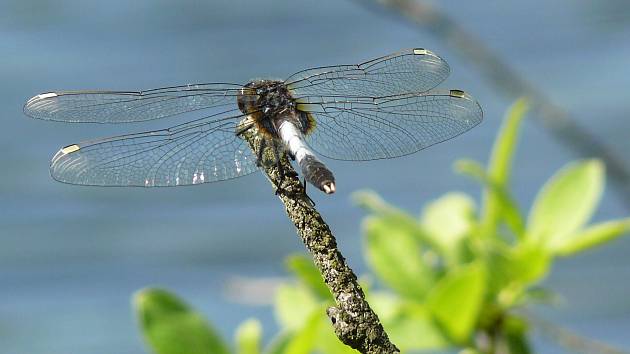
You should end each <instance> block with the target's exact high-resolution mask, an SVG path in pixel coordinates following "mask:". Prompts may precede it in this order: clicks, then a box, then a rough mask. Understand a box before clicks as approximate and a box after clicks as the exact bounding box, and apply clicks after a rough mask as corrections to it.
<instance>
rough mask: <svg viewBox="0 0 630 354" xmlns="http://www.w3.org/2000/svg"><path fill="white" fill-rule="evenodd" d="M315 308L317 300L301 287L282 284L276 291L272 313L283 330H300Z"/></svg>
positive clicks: (317, 306)
mask: <svg viewBox="0 0 630 354" xmlns="http://www.w3.org/2000/svg"><path fill="white" fill-rule="evenodd" d="M317 308H319V305H318V301H317V299H316V298H315V296H314V295H313V294H312V293H311V292H310V291H309V290H308V289H307V288H305V287H304V286H303V285H300V284H297V285H291V284H282V285H280V286H279V287H278V289H277V290H276V295H275V298H274V311H275V315H276V318H277V320H278V322H279V324H280V326H281V327H282V328H283V329H287V330H291V331H293V330H298V329H300V328H302V327H303V326H304V325H305V321H306V318H307V317H308V316H309V315H310V314H311V313H312V312H313V311H314V310H315V309H317Z"/></svg>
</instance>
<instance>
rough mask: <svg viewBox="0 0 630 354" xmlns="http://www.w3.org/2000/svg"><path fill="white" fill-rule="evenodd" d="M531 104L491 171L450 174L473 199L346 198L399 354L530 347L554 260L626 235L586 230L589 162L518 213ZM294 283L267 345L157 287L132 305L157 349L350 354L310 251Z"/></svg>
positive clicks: (597, 181)
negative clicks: (535, 307) (222, 329)
mask: <svg viewBox="0 0 630 354" xmlns="http://www.w3.org/2000/svg"><path fill="white" fill-rule="evenodd" d="M526 112H527V103H526V102H525V101H523V100H520V101H517V102H516V103H515V104H514V105H513V106H512V107H511V109H510V110H509V111H508V113H507V115H506V118H505V121H504V124H503V127H502V128H501V130H500V132H499V135H498V137H497V140H496V142H495V144H494V148H493V151H492V154H491V157H490V160H489V163H488V166H487V167H483V166H482V165H481V164H480V163H478V162H476V161H471V160H460V161H457V162H456V163H455V168H456V170H457V171H458V172H460V173H462V174H463V175H466V176H468V177H470V178H472V179H474V180H475V181H478V182H479V183H480V184H481V186H482V188H483V196H482V200H481V203H480V204H479V205H477V203H476V202H475V201H474V199H473V198H471V197H470V196H468V195H467V194H464V193H460V192H450V193H447V194H446V195H444V196H442V197H440V198H438V199H437V200H434V201H432V202H430V203H429V204H427V205H426V206H425V207H424V209H423V210H422V212H421V213H420V215H419V216H415V215H413V214H410V213H408V212H406V211H404V210H401V209H399V208H396V207H394V206H392V205H390V204H388V203H386V202H385V201H383V200H382V199H381V198H380V197H379V196H378V195H376V194H375V193H373V192H369V191H364V192H358V193H356V194H355V195H354V199H355V201H356V203H357V204H358V205H360V206H361V207H363V208H364V209H365V210H366V211H367V212H368V214H369V215H368V216H367V217H366V218H365V220H364V222H363V234H364V251H365V252H364V254H365V259H366V262H367V264H368V265H369V267H370V270H371V273H372V274H373V277H374V278H376V280H377V281H378V283H379V284H380V285H382V287H372V286H370V284H367V283H366V282H363V284H362V285H363V286H364V289H365V290H366V295H367V299H368V301H369V303H370V304H371V306H372V307H373V308H374V310H375V312H376V313H377V314H378V315H379V317H380V319H381V321H382V322H383V326H384V327H385V329H386V330H387V332H388V334H389V335H390V337H391V339H392V341H393V342H394V343H395V344H396V345H397V346H398V347H399V348H400V349H401V350H402V352H403V353H406V352H410V351H422V350H440V349H453V348H459V349H461V350H462V353H512V354H526V353H530V352H531V350H530V346H529V343H528V338H527V335H528V333H529V332H530V324H529V322H528V319H527V318H526V317H525V315H523V312H522V311H519V310H521V309H523V308H525V307H526V306H528V305H530V304H532V303H534V302H540V301H541V300H545V299H550V298H553V297H552V296H551V295H550V294H552V293H551V292H550V291H548V290H545V289H543V288H542V287H541V286H540V283H541V281H542V280H543V279H544V278H545V277H546V276H547V275H548V274H549V272H550V269H551V265H552V263H553V261H554V260H555V259H557V258H558V257H567V256H572V255H575V254H577V253H579V252H582V251H585V250H587V249H590V248H593V247H595V246H597V245H600V244H602V243H605V242H608V241H611V240H613V239H615V238H616V237H619V236H621V235H623V234H625V233H627V232H628V231H629V230H630V218H626V219H621V220H613V221H607V222H603V223H599V224H595V225H588V222H589V219H590V218H591V216H592V214H593V212H594V211H595V209H596V207H597V204H598V203H599V200H600V198H601V195H602V192H603V189H604V180H605V171H604V166H603V164H602V163H601V162H600V161H599V160H596V159H592V160H582V161H577V162H573V163H570V164H568V165H567V166H565V167H563V168H562V169H560V171H558V172H557V173H556V174H555V175H554V176H552V177H551V178H550V179H549V181H548V182H547V183H546V184H545V185H544V186H543V187H542V188H541V190H540V192H539V193H538V196H537V197H536V199H535V201H534V203H533V206H532V208H531V210H530V212H529V215H528V217H527V218H526V217H525V216H524V215H523V213H522V212H521V210H520V208H519V206H518V204H517V203H516V201H515V200H514V198H513V197H512V195H511V193H510V190H509V184H510V183H509V182H510V171H511V167H512V164H513V157H514V152H515V149H516V145H517V141H518V135H519V129H520V126H521V122H522V120H523V118H524V116H525V114H526ZM287 265H288V269H289V271H290V272H291V274H292V275H293V277H294V280H295V281H292V282H287V283H285V284H282V285H281V286H280V287H279V288H278V289H277V292H276V297H275V305H274V308H275V313H276V318H277V320H278V322H279V325H280V328H281V332H280V333H279V334H278V335H276V337H275V339H274V340H273V341H272V342H271V343H270V344H269V345H267V346H266V347H265V348H264V349H263V348H262V345H261V337H262V329H261V326H260V323H259V322H257V321H256V320H247V321H246V322H244V323H243V324H242V325H241V326H240V327H239V328H238V329H237V331H236V335H235V339H234V344H233V345H229V344H227V343H226V341H224V340H223V339H222V338H221V337H220V336H219V335H218V334H217V333H216V331H215V330H214V329H213V327H212V326H211V325H210V324H209V323H208V322H206V321H205V320H204V318H203V317H202V316H201V315H200V314H199V313H198V312H196V311H195V310H193V309H191V308H190V307H189V306H188V305H186V304H185V303H183V302H182V301H181V300H179V299H178V298H177V297H176V296H175V295H173V294H171V293H168V292H166V291H165V290H160V289H146V290H143V291H140V292H139V293H138V294H137V295H136V296H135V300H134V304H135V310H136V314H137V317H138V322H139V325H140V327H141V330H142V333H143V335H144V338H145V340H146V342H147V344H148V345H149V347H150V348H151V349H152V351H153V352H155V353H157V354H179V353H182V354H183V353H186V354H197V353H199V354H201V353H208V354H210V353H212V354H224V353H225V354H227V353H238V354H259V353H266V354H276V353H277V354H281V353H282V354H307V353H314V352H318V353H335V354H337V353H340V354H343V353H352V352H354V350H352V349H350V348H349V347H346V346H345V345H343V344H341V342H339V341H338V339H337V338H336V337H335V335H334V333H333V331H332V327H331V326H330V324H329V320H328V318H327V317H326V315H325V313H326V308H327V307H328V306H330V305H332V304H333V303H334V302H333V299H332V296H331V295H330V293H329V291H328V289H327V288H326V286H325V284H324V283H323V281H322V278H321V275H320V274H319V272H318V271H317V269H316V268H315V266H314V265H313V263H312V262H311V260H310V258H307V257H305V256H302V255H295V256H291V257H289V258H288V260H287Z"/></svg>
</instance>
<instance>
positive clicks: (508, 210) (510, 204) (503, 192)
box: [455, 159, 525, 239]
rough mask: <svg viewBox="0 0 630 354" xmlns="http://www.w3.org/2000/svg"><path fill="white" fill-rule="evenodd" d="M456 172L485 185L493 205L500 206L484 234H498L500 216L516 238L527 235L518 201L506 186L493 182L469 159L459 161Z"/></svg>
mask: <svg viewBox="0 0 630 354" xmlns="http://www.w3.org/2000/svg"><path fill="white" fill-rule="evenodd" d="M455 170H456V171H457V172H459V173H462V174H465V175H467V176H469V177H471V178H473V179H475V180H477V181H478V182H480V183H481V184H483V185H484V186H485V188H486V191H487V192H489V193H490V194H491V195H492V198H493V203H496V204H497V205H498V206H499V209H498V211H497V212H496V215H494V216H493V217H492V218H493V219H492V223H493V224H492V225H488V224H486V225H484V230H482V232H496V226H497V225H496V221H497V220H498V219H496V218H498V217H499V216H500V217H501V218H502V219H503V220H505V223H506V224H507V225H508V226H509V227H510V229H511V230H512V232H514V234H515V235H516V237H517V238H519V239H522V238H523V235H524V233H525V222H524V221H523V217H522V216H521V212H520V210H519V207H518V205H517V204H516V201H514V199H513V198H512V196H511V195H510V193H509V191H508V190H507V189H506V188H505V187H504V186H502V185H500V184H499V183H497V182H496V181H494V180H492V179H491V178H490V176H489V175H488V174H486V172H485V171H484V169H483V166H481V164H479V163H478V162H477V161H473V160H469V159H461V160H458V161H456V162H455ZM486 213H487V211H486Z"/></svg>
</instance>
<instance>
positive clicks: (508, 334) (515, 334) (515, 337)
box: [503, 316, 532, 354]
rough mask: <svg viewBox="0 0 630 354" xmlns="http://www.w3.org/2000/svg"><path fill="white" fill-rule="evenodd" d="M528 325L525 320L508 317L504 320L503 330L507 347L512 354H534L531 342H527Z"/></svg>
mask: <svg viewBox="0 0 630 354" xmlns="http://www.w3.org/2000/svg"><path fill="white" fill-rule="evenodd" d="M527 327H528V326H527V323H525V321H524V320H522V319H520V318H517V317H514V316H508V317H506V318H505V319H504V324H503V330H504V332H505V333H504V338H503V341H504V342H505V347H507V348H508V353H510V354H529V353H532V350H531V348H530V345H529V342H528V341H527V331H528V328H527Z"/></svg>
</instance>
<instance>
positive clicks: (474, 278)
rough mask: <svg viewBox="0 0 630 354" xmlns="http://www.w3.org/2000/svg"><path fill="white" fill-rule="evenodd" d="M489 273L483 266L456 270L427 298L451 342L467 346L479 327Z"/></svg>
mask: <svg viewBox="0 0 630 354" xmlns="http://www.w3.org/2000/svg"><path fill="white" fill-rule="evenodd" d="M485 282H486V271H485V267H484V266H483V264H481V263H478V262H477V263H471V264H469V265H466V266H463V267H459V268H454V269H452V270H451V271H449V272H448V273H447V274H446V276H445V277H444V278H442V279H441V280H440V281H439V282H438V283H437V284H436V286H435V288H434V289H433V290H432V291H431V293H430V294H429V295H428V296H427V305H428V307H429V310H430V311H431V314H432V315H433V317H434V318H435V320H436V321H437V323H438V324H439V325H440V326H441V327H442V328H443V330H444V332H445V333H446V334H447V336H448V337H449V338H451V339H452V340H454V341H455V342H456V343H460V344H465V343H467V342H468V341H469V340H470V337H471V335H472V333H473V330H474V328H475V324H476V323H477V320H478V316H479V313H480V311H481V306H482V304H483V299H484V294H485Z"/></svg>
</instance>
